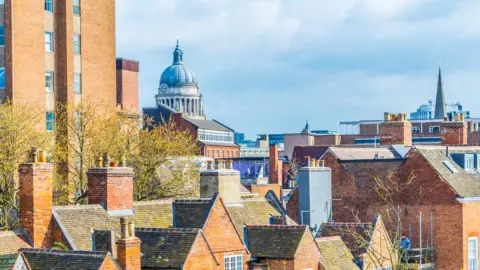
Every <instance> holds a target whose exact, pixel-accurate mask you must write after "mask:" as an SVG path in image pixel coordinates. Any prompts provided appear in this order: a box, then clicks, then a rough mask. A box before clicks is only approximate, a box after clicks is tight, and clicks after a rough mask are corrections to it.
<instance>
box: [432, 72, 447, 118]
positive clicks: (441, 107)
mask: <svg viewBox="0 0 480 270" xmlns="http://www.w3.org/2000/svg"><path fill="white" fill-rule="evenodd" d="M446 116H447V114H446V112H445V94H444V92H443V85H442V70H441V68H440V67H438V83H437V98H436V100H435V119H444V118H445V117H446Z"/></svg>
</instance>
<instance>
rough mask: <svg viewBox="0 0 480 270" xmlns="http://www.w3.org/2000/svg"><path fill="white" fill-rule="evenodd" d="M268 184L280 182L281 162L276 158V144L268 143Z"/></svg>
mask: <svg viewBox="0 0 480 270" xmlns="http://www.w3.org/2000/svg"><path fill="white" fill-rule="evenodd" d="M269 163H270V184H281V183H282V167H283V162H282V161H281V160H278V144H270V157H269Z"/></svg>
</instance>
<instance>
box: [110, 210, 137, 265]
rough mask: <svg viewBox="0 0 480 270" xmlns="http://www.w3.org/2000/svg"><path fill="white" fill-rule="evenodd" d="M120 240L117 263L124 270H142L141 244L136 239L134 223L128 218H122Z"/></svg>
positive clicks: (118, 242) (118, 241)
mask: <svg viewBox="0 0 480 270" xmlns="http://www.w3.org/2000/svg"><path fill="white" fill-rule="evenodd" d="M120 233H121V235H120V239H118V240H117V242H116V244H117V261H118V263H119V264H120V266H121V267H122V269H123V270H137V269H138V270H140V269H141V267H142V263H141V253H140V244H141V241H140V239H138V238H137V237H135V226H134V223H133V221H131V220H129V219H128V218H127V217H122V218H120Z"/></svg>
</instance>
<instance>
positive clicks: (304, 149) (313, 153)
mask: <svg viewBox="0 0 480 270" xmlns="http://www.w3.org/2000/svg"><path fill="white" fill-rule="evenodd" d="M327 150H328V146H320V145H309V146H305V145H297V146H295V147H294V148H293V154H292V156H293V157H295V158H296V159H297V160H298V162H301V163H303V162H305V160H304V158H305V157H311V158H315V159H316V158H319V157H321V156H322V155H323V154H325V152H327Z"/></svg>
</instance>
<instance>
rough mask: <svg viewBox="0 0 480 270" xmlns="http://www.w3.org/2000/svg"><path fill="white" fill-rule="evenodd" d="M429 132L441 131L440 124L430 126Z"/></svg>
mask: <svg viewBox="0 0 480 270" xmlns="http://www.w3.org/2000/svg"><path fill="white" fill-rule="evenodd" d="M428 132H430V133H440V127H439V126H431V127H428Z"/></svg>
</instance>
